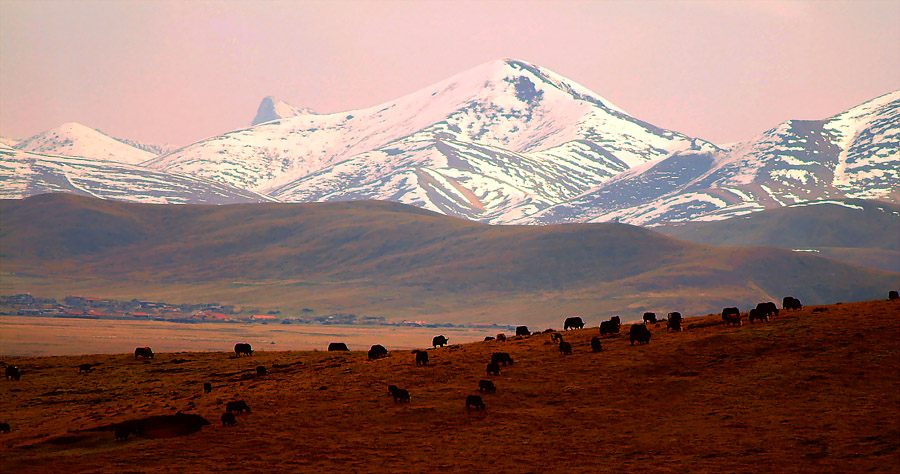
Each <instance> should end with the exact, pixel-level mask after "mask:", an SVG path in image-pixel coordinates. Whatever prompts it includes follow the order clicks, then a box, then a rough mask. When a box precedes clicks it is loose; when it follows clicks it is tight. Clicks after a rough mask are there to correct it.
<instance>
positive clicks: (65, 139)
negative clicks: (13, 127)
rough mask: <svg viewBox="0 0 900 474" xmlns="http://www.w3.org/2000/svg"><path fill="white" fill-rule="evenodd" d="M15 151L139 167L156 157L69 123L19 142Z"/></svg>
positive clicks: (130, 145)
mask: <svg viewBox="0 0 900 474" xmlns="http://www.w3.org/2000/svg"><path fill="white" fill-rule="evenodd" d="M15 148H18V149H20V150H24V151H30V152H34V153H43V154H48V155H61V156H77V157H83V158H90V159H92V160H106V161H115V162H117V163H128V164H138V163H141V162H143V161H147V160H149V159H150V158H153V157H155V156H156V155H157V154H156V153H153V152H152V151H147V150H145V149H141V148H138V147H135V146H133V145H132V144H129V143H125V142H124V141H123V140H119V139H116V138H113V137H110V136H109V135H106V134H105V133H103V132H100V131H98V130H94V129H93V128H90V127H86V126H84V125H82V124H80V123H76V122H69V123H65V124H62V125H60V126H59V127H56V128H53V129H50V130H47V131H46V132H42V133H39V134H37V135H35V136H33V137H31V138H28V139H26V140H22V141H21V142H19V143H17V144H16V145H15Z"/></svg>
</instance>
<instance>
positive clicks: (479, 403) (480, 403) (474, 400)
mask: <svg viewBox="0 0 900 474" xmlns="http://www.w3.org/2000/svg"><path fill="white" fill-rule="evenodd" d="M472 407H475V409H476V410H484V409H485V406H484V400H482V399H481V397H480V396H478V395H469V396H468V397H466V410H470V409H472Z"/></svg>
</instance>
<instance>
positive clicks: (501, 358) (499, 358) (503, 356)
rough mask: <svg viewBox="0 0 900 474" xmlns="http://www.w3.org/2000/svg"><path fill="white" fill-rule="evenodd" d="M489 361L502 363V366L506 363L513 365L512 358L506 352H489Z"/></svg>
mask: <svg viewBox="0 0 900 474" xmlns="http://www.w3.org/2000/svg"><path fill="white" fill-rule="evenodd" d="M491 363H493V364H503V367H506V364H509V365H513V359H512V357H510V356H509V354H507V353H506V352H494V353H493V354H491Z"/></svg>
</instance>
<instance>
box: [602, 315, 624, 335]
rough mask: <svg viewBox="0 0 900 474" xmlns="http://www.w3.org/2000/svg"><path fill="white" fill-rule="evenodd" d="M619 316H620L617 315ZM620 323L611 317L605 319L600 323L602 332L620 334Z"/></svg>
mask: <svg viewBox="0 0 900 474" xmlns="http://www.w3.org/2000/svg"><path fill="white" fill-rule="evenodd" d="M616 318H618V316H616ZM619 324H620V323H618V322H617V321H613V320H612V319H610V320H609V321H603V322H601V323H600V334H601V335H604V334H618V333H619Z"/></svg>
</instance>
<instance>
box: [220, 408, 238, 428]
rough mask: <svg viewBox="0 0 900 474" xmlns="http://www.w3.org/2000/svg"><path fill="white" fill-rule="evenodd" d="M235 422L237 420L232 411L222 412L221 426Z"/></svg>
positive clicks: (232, 424)
mask: <svg viewBox="0 0 900 474" xmlns="http://www.w3.org/2000/svg"><path fill="white" fill-rule="evenodd" d="M235 424H237V420H236V419H235V418H234V413H231V412H230V411H229V412H225V413H222V426H234V425H235Z"/></svg>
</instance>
